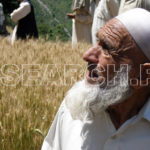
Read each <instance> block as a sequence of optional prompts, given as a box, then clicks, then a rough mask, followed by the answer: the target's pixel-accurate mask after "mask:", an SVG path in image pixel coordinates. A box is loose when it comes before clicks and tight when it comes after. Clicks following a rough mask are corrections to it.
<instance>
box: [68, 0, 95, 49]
mask: <svg viewBox="0 0 150 150" xmlns="http://www.w3.org/2000/svg"><path fill="white" fill-rule="evenodd" d="M95 5H96V1H95V0H74V1H73V4H72V11H73V13H68V14H67V16H68V17H69V18H70V19H72V46H73V47H74V46H75V45H76V44H77V43H78V42H86V43H92V36H91V27H92V22H93V16H94V10H95Z"/></svg>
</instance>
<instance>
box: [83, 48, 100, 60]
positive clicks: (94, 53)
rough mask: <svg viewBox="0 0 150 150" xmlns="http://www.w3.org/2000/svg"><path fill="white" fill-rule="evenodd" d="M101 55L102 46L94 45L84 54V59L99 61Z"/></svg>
mask: <svg viewBox="0 0 150 150" xmlns="http://www.w3.org/2000/svg"><path fill="white" fill-rule="evenodd" d="M99 55H100V47H99V46H94V47H91V48H90V49H88V50H87V51H86V52H85V53H84V54H83V59H84V60H85V61H87V62H90V63H98V58H99Z"/></svg>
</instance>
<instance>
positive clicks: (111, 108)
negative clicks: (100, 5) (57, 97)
mask: <svg viewBox="0 0 150 150" xmlns="http://www.w3.org/2000/svg"><path fill="white" fill-rule="evenodd" d="M141 18H142V19H143V20H142V21H141ZM149 27H150V12H148V11H146V10H144V9H141V8H136V9H132V10H130V11H127V12H125V13H123V14H121V15H119V16H117V17H115V18H113V19H111V20H110V21H109V22H107V23H106V25H105V26H104V27H102V28H101V29H100V30H99V31H98V34H97V37H98V42H97V44H96V45H95V46H93V47H91V48H90V49H88V50H87V51H86V52H85V53H84V54H83V59H84V60H85V61H87V62H88V66H87V69H88V72H87V75H86V78H85V79H84V80H82V81H79V82H77V83H76V84H75V85H74V86H73V87H72V88H71V89H70V90H69V91H68V93H67V94H66V96H65V98H64V100H63V102H62V104H61V106H60V108H59V110H58V112H57V115H56V117H55V119H54V121H53V123H52V126H51V128H50V130H49V132H48V134H47V136H46V138H45V139H44V142H43V145H42V150H148V149H149V147H150V98H149V97H150V80H149V79H150V72H149V70H150V42H149V39H150V28H149Z"/></svg>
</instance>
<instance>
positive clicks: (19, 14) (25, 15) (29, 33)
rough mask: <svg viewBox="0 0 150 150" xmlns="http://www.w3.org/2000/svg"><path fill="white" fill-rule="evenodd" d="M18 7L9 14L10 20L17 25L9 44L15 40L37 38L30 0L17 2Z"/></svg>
mask: <svg viewBox="0 0 150 150" xmlns="http://www.w3.org/2000/svg"><path fill="white" fill-rule="evenodd" d="M18 1H20V6H19V8H18V9H15V10H14V11H13V12H12V13H11V15H10V16H11V19H12V20H13V21H14V22H16V23H17V25H16V26H15V28H14V31H13V34H12V39H11V43H12V44H13V43H14V41H15V39H22V40H25V39H27V38H38V30H37V26H36V21H35V15H34V8H33V6H32V4H31V2H30V0H18Z"/></svg>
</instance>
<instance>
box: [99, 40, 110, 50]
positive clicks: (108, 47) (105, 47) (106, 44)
mask: <svg viewBox="0 0 150 150" xmlns="http://www.w3.org/2000/svg"><path fill="white" fill-rule="evenodd" d="M101 46H102V47H103V49H106V50H109V49H110V46H109V44H108V43H107V42H106V41H105V42H103V43H102V44H101Z"/></svg>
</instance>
